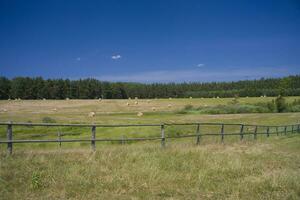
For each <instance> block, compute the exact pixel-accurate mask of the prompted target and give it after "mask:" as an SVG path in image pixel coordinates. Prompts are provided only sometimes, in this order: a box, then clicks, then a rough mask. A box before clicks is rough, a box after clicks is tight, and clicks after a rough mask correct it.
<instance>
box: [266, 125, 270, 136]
mask: <svg viewBox="0 0 300 200" xmlns="http://www.w3.org/2000/svg"><path fill="white" fill-rule="evenodd" d="M269 136H270V127H269V126H268V128H267V137H269Z"/></svg>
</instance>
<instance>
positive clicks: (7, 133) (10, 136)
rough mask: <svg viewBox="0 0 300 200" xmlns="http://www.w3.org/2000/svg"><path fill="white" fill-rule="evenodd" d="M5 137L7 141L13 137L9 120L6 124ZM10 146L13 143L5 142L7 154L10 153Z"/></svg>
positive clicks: (11, 146)
mask: <svg viewBox="0 0 300 200" xmlns="http://www.w3.org/2000/svg"><path fill="white" fill-rule="evenodd" d="M6 137H7V141H11V140H12V139H13V132H12V122H9V124H8V125H7V132H6ZM12 148H13V143H12V142H8V143H7V153H8V155H11V154H12Z"/></svg>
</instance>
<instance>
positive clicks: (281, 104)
mask: <svg viewBox="0 0 300 200" xmlns="http://www.w3.org/2000/svg"><path fill="white" fill-rule="evenodd" d="M275 105H276V109H277V112H279V113H281V112H284V111H286V110H287V104H286V102H285V99H284V98H283V96H278V97H277V98H276V99H275Z"/></svg>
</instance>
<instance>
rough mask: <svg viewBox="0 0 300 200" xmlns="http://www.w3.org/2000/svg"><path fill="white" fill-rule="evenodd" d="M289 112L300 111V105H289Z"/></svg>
mask: <svg viewBox="0 0 300 200" xmlns="http://www.w3.org/2000/svg"><path fill="white" fill-rule="evenodd" d="M288 111H289V112H300V105H294V106H289V108H288Z"/></svg>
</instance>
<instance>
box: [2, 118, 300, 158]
mask: <svg viewBox="0 0 300 200" xmlns="http://www.w3.org/2000/svg"><path fill="white" fill-rule="evenodd" d="M191 125H194V126H196V130H195V134H187V135H178V136H166V134H165V127H167V126H191ZM0 126H6V127H7V128H6V140H0V144H7V153H8V154H12V150H13V144H14V143H53V142H54V143H55V142H56V143H59V144H60V145H61V143H64V142H90V143H91V148H92V150H94V151H95V150H96V142H101V141H102V142H103V141H108V142H109V141H119V142H122V144H123V143H124V142H125V141H146V140H160V141H161V147H162V148H164V147H165V145H166V139H172V138H187V137H195V138H196V144H197V145H199V144H200V141H201V137H204V136H220V137H221V142H224V140H225V136H230V135H231V136H233V135H236V136H239V137H240V140H243V139H244V136H245V135H253V138H254V139H255V140H256V139H257V135H266V137H270V135H273V134H276V135H277V136H278V135H279V134H281V135H282V134H284V135H286V134H288V133H300V124H291V125H279V126H271V125H270V126H269V125H251V124H239V123H200V122H196V123H162V124H110V125H109V124H56V123H19V122H0ZM14 126H24V127H28V126H30V127H34V126H39V127H86V128H90V129H91V138H90V139H62V137H61V134H59V135H58V139H43V140H42V139H26V140H24V139H22V140H20V139H17V140H14V139H13V127H14ZM201 126H219V127H220V131H219V132H218V133H216V132H213V133H201ZM225 126H239V127H240V129H239V132H238V133H226V134H225ZM97 127H101V128H113V127H114V128H122V127H160V136H159V137H133V138H125V137H122V138H120V139H114V138H96V129H97ZM245 127H248V130H249V127H251V130H253V131H245ZM259 128H260V129H263V130H264V131H261V132H258V129H259ZM271 128H273V129H274V128H275V131H273V132H272V131H270V129H271Z"/></svg>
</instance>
